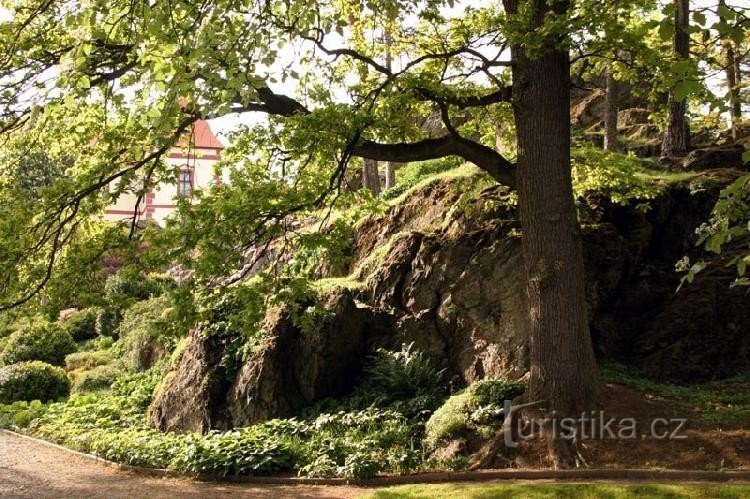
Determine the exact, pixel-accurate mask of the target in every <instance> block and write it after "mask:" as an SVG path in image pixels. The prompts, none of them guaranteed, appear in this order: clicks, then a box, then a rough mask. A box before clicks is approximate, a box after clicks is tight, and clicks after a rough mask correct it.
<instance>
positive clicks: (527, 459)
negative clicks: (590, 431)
mask: <svg viewBox="0 0 750 499" xmlns="http://www.w3.org/2000/svg"><path fill="white" fill-rule="evenodd" d="M602 405H603V407H604V412H605V413H606V418H613V419H615V420H617V421H621V420H624V419H625V418H633V419H635V420H636V422H637V428H638V433H637V436H636V438H625V439H621V438H606V437H605V438H603V439H597V438H593V439H589V440H583V441H581V442H580V450H581V454H582V456H583V457H584V459H585V460H586V463H587V464H588V466H590V467H592V468H631V469H633V468H646V469H681V470H705V471H721V470H742V471H746V470H750V421H735V422H733V423H725V424H712V423H706V422H701V421H700V418H699V414H700V411H699V410H698V408H696V407H694V406H692V405H691V404H690V403H687V402H684V401H679V400H671V399H663V398H658V397H651V396H649V395H646V394H644V393H641V392H638V391H635V390H632V389H630V388H626V387H624V386H621V385H616V384H608V385H607V387H606V389H605V391H604V393H603V397H602ZM678 419H686V421H685V423H684V425H683V426H682V427H680V428H679V431H677V432H676V434H675V436H676V437H678V438H664V439H659V438H654V437H653V436H652V435H651V431H650V427H651V425H652V424H654V421H657V423H660V424H659V425H658V426H657V434H659V435H663V436H666V435H667V434H670V433H672V431H675V430H677V429H678V426H677V425H678V424H679V423H673V422H672V421H677V420H678ZM613 429H614V431H615V432H617V430H618V429H619V426H618V425H617V424H615V425H614V427H613ZM520 450H521V455H520V456H518V458H517V460H516V465H517V466H520V467H521V468H546V467H548V466H549V461H548V460H547V448H546V445H545V444H544V443H543V442H540V441H539V440H532V441H530V442H522V443H521V446H520Z"/></svg>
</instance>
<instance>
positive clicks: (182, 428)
mask: <svg viewBox="0 0 750 499" xmlns="http://www.w3.org/2000/svg"><path fill="white" fill-rule="evenodd" d="M223 355H224V347H223V346H222V344H221V343H220V341H219V340H218V338H216V337H205V336H203V335H202V334H201V330H200V329H196V330H194V331H192V332H191V336H190V343H189V344H188V346H187V347H186V348H185V350H184V351H183V353H182V355H181V357H180V360H179V362H178V363H177V366H176V368H175V370H174V371H171V372H169V373H167V375H166V376H165V378H164V379H163V380H162V381H161V383H160V385H159V388H158V389H157V392H156V395H155V396H154V400H153V402H152V403H151V407H150V408H149V416H148V417H149V422H150V424H151V426H153V427H154V428H158V429H160V430H162V431H178V432H198V433H204V432H206V431H208V430H209V429H211V428H226V427H228V426H229V422H228V421H227V420H226V417H225V416H224V414H223V410H222V409H223V407H224V405H225V403H224V398H225V395H226V392H227V389H228V381H227V379H226V378H227V377H226V372H225V369H224V367H223V366H222V362H221V361H222V358H223Z"/></svg>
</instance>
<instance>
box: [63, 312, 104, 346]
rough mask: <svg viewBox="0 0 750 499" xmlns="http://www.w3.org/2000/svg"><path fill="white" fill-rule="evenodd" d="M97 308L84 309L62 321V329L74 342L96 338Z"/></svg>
mask: <svg viewBox="0 0 750 499" xmlns="http://www.w3.org/2000/svg"><path fill="white" fill-rule="evenodd" d="M98 313H99V309H98V308H93V307H92V308H84V309H83V310H78V311H76V312H73V313H72V314H71V315H70V316H69V317H68V318H67V319H65V320H64V321H63V323H62V324H63V327H64V328H65V330H66V331H67V332H68V334H70V336H71V337H72V338H73V339H74V340H75V341H84V340H90V339H92V338H95V337H96V335H97V334H96V317H97V315H98Z"/></svg>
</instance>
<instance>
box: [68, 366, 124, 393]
mask: <svg viewBox="0 0 750 499" xmlns="http://www.w3.org/2000/svg"><path fill="white" fill-rule="evenodd" d="M122 374H123V372H122V371H121V370H120V369H117V368H116V367H114V366H97V367H94V368H92V369H88V370H86V371H81V372H77V373H73V374H72V377H73V383H72V387H71V392H72V393H88V392H95V391H97V390H105V389H107V388H109V387H110V386H112V384H113V383H114V382H115V381H117V379H118V378H119V377H120V376H122Z"/></svg>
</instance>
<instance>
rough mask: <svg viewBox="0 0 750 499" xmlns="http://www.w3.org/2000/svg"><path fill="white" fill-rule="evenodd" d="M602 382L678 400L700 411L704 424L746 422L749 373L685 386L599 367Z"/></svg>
mask: <svg viewBox="0 0 750 499" xmlns="http://www.w3.org/2000/svg"><path fill="white" fill-rule="evenodd" d="M601 369H602V376H603V377H604V379H605V380H607V381H609V382H612V383H617V384H620V385H624V386H627V387H629V388H632V389H634V390H637V391H639V392H642V393H645V394H647V395H652V396H656V397H662V398H669V399H674V400H680V401H684V402H689V403H691V404H694V405H695V406H696V407H697V408H699V409H700V415H699V417H698V419H699V420H700V421H703V422H706V423H731V422H740V421H747V420H748V419H750V373H745V374H742V375H739V376H734V377H732V378H727V379H724V380H720V381H710V382H707V383H700V384H695V385H689V386H682V385H674V384H669V383H659V382H657V381H654V380H652V379H649V378H647V377H646V376H645V375H644V374H643V373H642V372H640V371H639V370H638V369H635V368H633V367H630V366H624V365H622V364H616V363H605V364H603V365H602V368H601Z"/></svg>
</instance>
